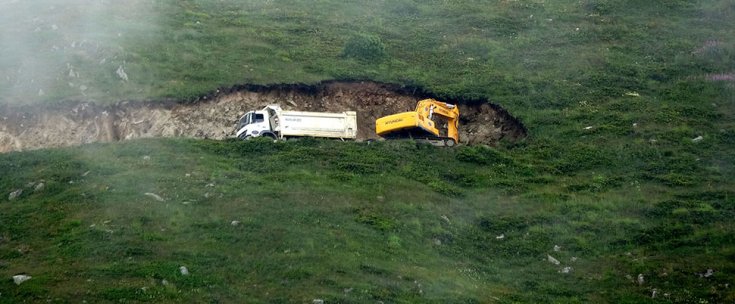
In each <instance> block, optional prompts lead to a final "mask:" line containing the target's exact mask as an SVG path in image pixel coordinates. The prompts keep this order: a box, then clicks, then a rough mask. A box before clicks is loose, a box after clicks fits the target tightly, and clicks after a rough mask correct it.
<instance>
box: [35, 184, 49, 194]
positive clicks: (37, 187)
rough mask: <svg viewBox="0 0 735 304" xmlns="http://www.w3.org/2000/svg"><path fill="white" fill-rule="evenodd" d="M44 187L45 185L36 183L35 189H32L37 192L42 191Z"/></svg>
mask: <svg viewBox="0 0 735 304" xmlns="http://www.w3.org/2000/svg"><path fill="white" fill-rule="evenodd" d="M44 187H46V184H44V183H38V184H37V185H36V186H35V187H33V191H34V192H38V191H41V190H43V188H44Z"/></svg>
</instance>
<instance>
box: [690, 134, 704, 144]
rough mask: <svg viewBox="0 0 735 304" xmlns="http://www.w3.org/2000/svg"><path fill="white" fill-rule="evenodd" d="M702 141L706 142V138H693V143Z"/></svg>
mask: <svg viewBox="0 0 735 304" xmlns="http://www.w3.org/2000/svg"><path fill="white" fill-rule="evenodd" d="M702 140H704V137H702V135H700V136H697V137H695V138H692V142H700V141H702Z"/></svg>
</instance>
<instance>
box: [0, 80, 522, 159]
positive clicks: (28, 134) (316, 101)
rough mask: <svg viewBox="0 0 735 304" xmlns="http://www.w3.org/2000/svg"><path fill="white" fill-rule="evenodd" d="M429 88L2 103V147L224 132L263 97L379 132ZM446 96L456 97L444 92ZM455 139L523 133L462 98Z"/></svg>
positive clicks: (358, 85) (485, 140)
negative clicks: (380, 124) (342, 116)
mask: <svg viewBox="0 0 735 304" xmlns="http://www.w3.org/2000/svg"><path fill="white" fill-rule="evenodd" d="M425 97H431V96H430V95H429V94H425V93H416V90H414V89H407V88H403V87H400V86H396V85H390V84H381V83H374V82H325V83H322V84H318V85H313V86H307V85H274V86H253V85H249V86H237V87H233V88H229V89H223V90H217V91H216V93H213V94H211V95H209V96H206V97H203V98H200V99H199V100H198V101H196V102H188V103H177V102H130V101H126V102H120V103H117V104H114V105H96V104H93V103H74V102H64V103H59V104H53V105H22V106H13V105H0V152H9V151H21V150H31V149H39V148H49V147H62V146H71V145H79V144H84V143H91V142H109V141H118V140H125V139H133V138H141V137H176V136H181V137H194V138H213V139H223V138H227V137H230V136H233V135H234V132H235V124H236V122H237V120H238V118H239V117H240V116H241V115H242V114H244V113H245V112H247V111H250V110H254V109H260V108H262V107H263V106H265V105H268V104H279V105H281V106H282V107H283V108H284V109H288V110H302V111H319V112H321V111H324V112H341V111H357V119H358V139H359V140H364V139H371V138H377V136H376V134H375V119H377V118H379V117H382V116H385V115H390V114H394V113H398V112H403V111H410V110H413V108H414V107H415V105H416V102H417V101H418V100H419V99H421V98H425ZM447 102H456V101H451V100H447ZM460 112H461V115H462V116H461V120H460V142H461V143H465V144H493V143H495V142H497V141H498V140H500V139H503V138H507V139H511V140H512V139H518V138H522V137H525V136H526V130H525V128H524V127H523V125H522V124H521V123H520V122H519V121H518V120H517V119H515V118H513V117H512V116H510V115H509V114H508V113H507V112H506V111H504V110H503V109H501V108H500V107H498V106H495V105H491V104H489V103H487V102H472V103H464V104H461V105H460Z"/></svg>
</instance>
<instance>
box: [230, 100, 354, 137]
mask: <svg viewBox="0 0 735 304" xmlns="http://www.w3.org/2000/svg"><path fill="white" fill-rule="evenodd" d="M261 136H266V137H271V138H273V139H285V138H293V137H325V138H341V139H355V138H356V137H357V113H356V112H354V111H346V112H342V113H321V112H300V111H284V110H283V109H281V107H280V106H278V105H269V106H266V107H265V108H263V109H262V110H259V111H250V112H247V113H245V115H243V116H242V117H241V118H240V121H239V123H238V124H237V137H238V138H242V139H248V138H251V137H261Z"/></svg>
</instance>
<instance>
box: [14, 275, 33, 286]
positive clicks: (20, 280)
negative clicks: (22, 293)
mask: <svg viewBox="0 0 735 304" xmlns="http://www.w3.org/2000/svg"><path fill="white" fill-rule="evenodd" d="M31 278H32V277H31V276H29V275H25V274H19V275H14V276H13V282H15V285H20V284H23V282H25V281H28V280H30V279H31Z"/></svg>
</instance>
